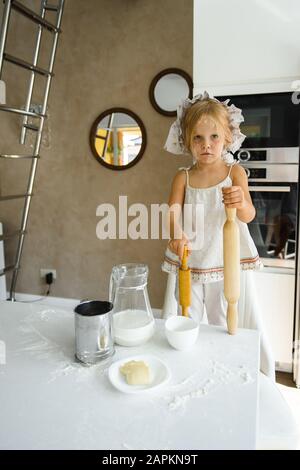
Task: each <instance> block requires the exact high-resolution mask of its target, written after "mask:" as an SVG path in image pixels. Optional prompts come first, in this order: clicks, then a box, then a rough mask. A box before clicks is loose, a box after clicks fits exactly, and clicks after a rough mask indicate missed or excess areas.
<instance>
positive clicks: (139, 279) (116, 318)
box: [109, 263, 155, 346]
mask: <svg viewBox="0 0 300 470" xmlns="http://www.w3.org/2000/svg"><path fill="white" fill-rule="evenodd" d="M148 273H149V269H148V266H147V265H145V264H135V263H126V264H120V265H118V266H114V267H113V269H112V273H111V277H110V286H109V299H110V302H112V303H113V306H114V307H113V333H114V340H115V342H116V343H117V344H120V345H121V346H138V345H140V344H143V343H145V342H146V341H148V340H149V339H150V338H151V336H152V335H153V333H154V326H155V322H154V318H153V313H152V309H151V306H150V302H149V297H148V290H147V281H148Z"/></svg>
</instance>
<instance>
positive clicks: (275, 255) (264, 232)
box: [236, 148, 299, 273]
mask: <svg viewBox="0 0 300 470" xmlns="http://www.w3.org/2000/svg"><path fill="white" fill-rule="evenodd" d="M236 157H237V158H238V160H239V161H240V163H241V165H242V166H243V167H244V169H245V171H246V174H247V176H248V184H249V191H250V194H251V198H252V202H253V205H254V207H255V209H256V216H255V219H254V220H253V221H252V222H250V223H249V224H248V227H249V231H250V234H251V236H252V238H253V240H254V243H255V245H256V247H257V250H258V253H259V255H260V257H261V258H262V262H263V264H264V266H265V267H270V268H276V269H280V268H284V269H289V270H292V271H291V272H293V273H294V272H295V261H296V250H297V246H296V231H297V211H298V191H299V185H298V182H299V148H295V149H294V148H286V149H285V148H281V149H250V148H248V149H241V150H239V151H238V152H237V153H236Z"/></svg>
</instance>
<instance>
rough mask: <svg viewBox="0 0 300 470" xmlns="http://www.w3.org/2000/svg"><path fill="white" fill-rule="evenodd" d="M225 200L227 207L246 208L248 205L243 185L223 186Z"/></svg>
mask: <svg viewBox="0 0 300 470" xmlns="http://www.w3.org/2000/svg"><path fill="white" fill-rule="evenodd" d="M222 193H223V200H222V202H224V204H225V207H228V208H230V209H234V208H236V209H244V207H245V205H246V201H245V194H244V191H243V189H242V188H241V186H230V187H229V188H222Z"/></svg>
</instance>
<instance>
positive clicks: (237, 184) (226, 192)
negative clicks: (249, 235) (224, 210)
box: [222, 165, 256, 223]
mask: <svg viewBox="0 0 300 470" xmlns="http://www.w3.org/2000/svg"><path fill="white" fill-rule="evenodd" d="M231 174H232V186H231V187H229V188H222V192H223V202H224V204H225V206H226V207H232V208H234V207H235V208H236V209H237V211H236V213H237V216H238V218H239V219H240V220H241V221H242V222H246V223H249V222H251V220H253V219H254V217H255V214H256V211H255V207H254V206H253V204H252V199H251V196H250V192H249V188H248V178H247V175H246V172H245V170H244V168H242V167H241V166H240V165H235V166H234V167H233V168H232V173H231Z"/></svg>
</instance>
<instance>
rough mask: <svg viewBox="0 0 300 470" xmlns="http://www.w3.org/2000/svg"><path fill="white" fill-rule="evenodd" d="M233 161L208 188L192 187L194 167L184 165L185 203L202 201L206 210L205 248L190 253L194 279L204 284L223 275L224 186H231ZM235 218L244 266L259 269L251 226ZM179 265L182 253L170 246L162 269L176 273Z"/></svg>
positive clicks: (203, 245) (203, 246)
mask: <svg viewBox="0 0 300 470" xmlns="http://www.w3.org/2000/svg"><path fill="white" fill-rule="evenodd" d="M235 163H236V162H235ZM235 163H234V164H235ZM234 164H232V165H230V168H229V172H228V175H227V177H226V178H225V179H224V180H223V181H221V182H220V183H218V184H216V185H215V186H210V187H208V188H193V187H191V186H190V184H189V173H188V171H189V170H190V168H191V167H189V168H183V169H184V170H185V172H186V187H185V198H184V204H192V205H196V204H199V203H201V204H202V205H203V211H204V228H205V232H204V240H203V244H202V248H201V249H199V250H192V252H191V254H190V256H189V257H188V264H189V267H190V269H191V277H192V280H193V281H196V282H200V283H203V284H204V283H208V282H214V281H220V280H222V279H224V272H223V271H224V270H223V225H224V223H225V221H226V213H225V206H224V203H223V202H222V199H223V195H222V189H221V188H223V187H229V186H232V179H231V177H230V173H231V169H232V167H233V165H234ZM236 220H237V223H238V225H239V229H240V256H241V269H260V268H261V267H262V263H261V260H260V259H259V255H258V252H257V249H256V246H255V244H254V241H253V240H252V237H251V235H250V233H249V229H248V226H247V224H246V223H245V222H242V221H241V220H239V219H238V218H237V219H236ZM179 266H180V262H179V257H178V256H177V255H176V254H174V253H173V252H172V251H171V250H170V249H169V248H168V247H167V249H166V252H165V257H164V261H163V264H162V270H163V271H165V272H167V273H170V272H172V273H177V271H178V268H179Z"/></svg>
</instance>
